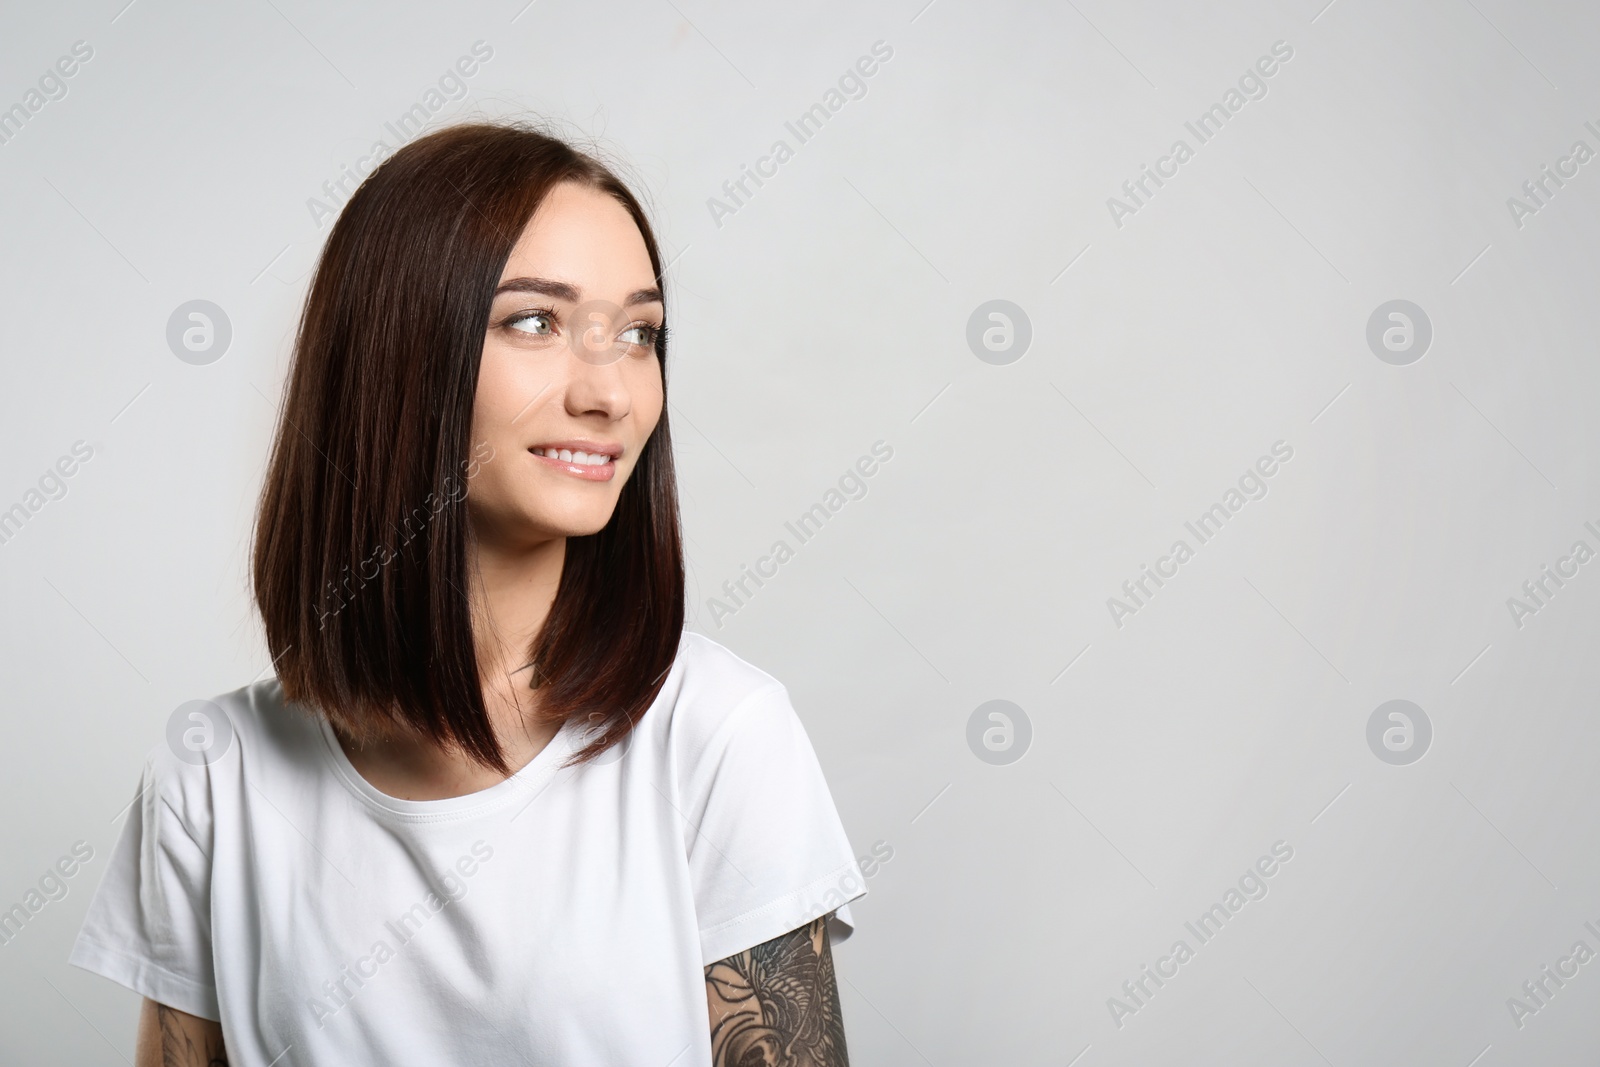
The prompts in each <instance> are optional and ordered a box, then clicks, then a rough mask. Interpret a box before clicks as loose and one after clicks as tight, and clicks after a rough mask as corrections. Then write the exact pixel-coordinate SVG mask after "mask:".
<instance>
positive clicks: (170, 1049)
mask: <svg viewBox="0 0 1600 1067" xmlns="http://www.w3.org/2000/svg"><path fill="white" fill-rule="evenodd" d="M134 1063H135V1067H227V1063H228V1054H227V1052H226V1051H224V1050H223V1048H222V1024H221V1023H215V1022H212V1021H211V1020H210V1019H202V1018H200V1017H199V1016H198V1015H190V1014H189V1013H188V1012H184V1011H179V1010H178V1009H176V1008H169V1007H167V1006H166V1005H165V1004H157V1003H156V1002H155V1001H153V1000H151V999H150V998H149V997H146V998H145V1000H144V1009H143V1010H142V1011H140V1013H139V1041H138V1048H137V1050H136V1051H135V1052H134Z"/></svg>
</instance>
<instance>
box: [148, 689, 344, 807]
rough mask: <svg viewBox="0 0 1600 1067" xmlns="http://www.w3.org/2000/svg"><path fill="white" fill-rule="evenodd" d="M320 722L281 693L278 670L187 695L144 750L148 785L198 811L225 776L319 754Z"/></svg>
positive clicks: (233, 776)
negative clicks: (260, 678) (273, 674)
mask: <svg viewBox="0 0 1600 1067" xmlns="http://www.w3.org/2000/svg"><path fill="white" fill-rule="evenodd" d="M316 730H317V726H316V722H315V719H314V718H313V717H312V715H311V713H309V712H307V711H306V710H305V709H303V708H300V707H299V706H298V705H295V704H293V703H290V702H287V701H285V700H284V697H283V687H282V685H280V684H279V682H278V680H277V679H276V678H268V679H265V680H263V681H256V682H251V683H250V684H248V685H243V686H240V687H239V688H237V689H232V690H229V691H228V692H225V693H217V694H214V695H212V696H209V697H204V698H198V699H193V700H187V701H184V702H183V703H181V704H179V705H178V706H177V707H176V708H174V709H173V710H172V712H171V713H170V714H169V715H168V717H167V721H166V727H165V730H164V731H163V736H162V737H161V738H160V739H159V740H157V741H156V743H155V744H154V745H152V746H151V748H150V749H149V750H148V751H147V752H146V754H145V774H146V776H147V782H146V787H147V788H148V787H150V786H155V787H156V789H157V791H158V792H159V794H160V795H161V796H162V797H163V798H164V799H166V800H167V801H168V803H170V804H172V805H174V806H175V807H181V808H182V809H183V810H184V811H185V812H187V813H192V814H198V812H199V811H200V810H201V809H202V808H204V807H208V806H209V804H208V801H209V798H210V796H211V795H212V794H213V793H215V791H216V790H217V788H218V786H219V784H220V783H222V782H224V781H239V780H241V779H242V778H243V776H244V775H245V774H246V773H247V770H249V771H254V772H257V773H260V772H262V771H265V770H269V769H270V768H271V766H272V765H273V764H275V763H285V762H288V763H296V762H303V760H304V759H305V757H306V756H307V755H311V754H314V750H313V748H312V746H313V744H314V743H315V742H316V741H317V740H318V738H317V736H316Z"/></svg>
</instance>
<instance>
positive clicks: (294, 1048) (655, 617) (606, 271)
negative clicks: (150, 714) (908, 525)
mask: <svg viewBox="0 0 1600 1067" xmlns="http://www.w3.org/2000/svg"><path fill="white" fill-rule="evenodd" d="M663 287H664V280H663V278H662V263H661V256H660V253H659V251H658V250H657V247H656V241H655V238H654V236H653V234H652V233H651V229H650V225H649V222H648V221H647V220H646V217H645V213H644V211H643V209H642V208H641V206H640V204H639V202H638V200H637V199H636V198H635V197H634V195H633V194H632V193H631V192H630V191H629V190H628V188H627V187H626V186H625V185H624V183H623V182H622V181H620V180H619V179H618V178H617V177H616V176H615V174H614V173H613V172H612V171H611V170H609V169H608V168H607V167H605V166H604V165H602V164H601V163H600V162H598V161H597V160H595V159H594V158H591V157H590V156H588V155H585V154H583V153H580V152H579V151H577V150H575V149H574V148H572V147H571V146H569V145H568V144H566V143H564V142H563V141H561V140H559V139H555V138H552V137H550V136H546V135H544V134H542V133H540V132H537V131H535V130H533V129H529V128H526V127H524V126H521V125H517V124H482V123H475V124H470V125H461V126H456V127H452V128H448V129H445V130H442V131H440V132H437V133H434V134H431V135H429V136H426V137H423V138H420V139H418V140H416V141H414V142H412V143H411V144H409V145H406V146H405V147H403V148H401V149H400V150H399V151H397V152H396V153H394V154H393V155H392V156H391V157H390V158H388V159H387V160H386V161H385V162H384V163H383V164H382V165H381V166H380V167H378V169H377V170H376V171H374V172H373V173H372V175H371V176H370V177H368V178H367V179H366V181H365V182H364V183H363V184H362V185H361V187H360V188H359V189H358V190H357V191H356V192H355V194H354V195H353V196H352V197H351V198H350V201H349V202H348V203H347V204H346V206H345V207H344V209H343V212H342V214H341V215H340V217H339V219H338V222H337V224H336V225H335V226H334V228H333V231H332V232H331V233H330V235H329V237H328V241H327V245H326V247H325V248H324V250H323V252H322V256H321V259H320V261H319V263H318V266H317V270H316V274H315V277H314V279H313V282H312V285H311V290H310V293H309V295H308V298H307V302H306V306H305V309H304V313H303V315H302V319H301V322H300V327H299V331H298V335H297V338H296V344H295V353H294V361H293V367H292V370H291V374H290V380H289V383H288V390H287V397H286V401H285V404H284V410H283V415H282V420H281V424H280V426H279V428H278V432H277V438H276V443H275V445H274V447H273V452H272V458H271V461H270V464H269V467H268V471H267V477H266V485H265V489H264V491H263V493H262V497H261V506H260V510H259V514H258V516H257V523H256V534H255V550H254V573H253V577H254V588H255V594H256V600H257V604H258V606H259V608H260V611H261V616H262V619H263V621H264V623H265V629H266V637H267V645H268V649H269V651H270V653H271V655H272V657H273V663H274V665H275V669H276V677H274V678H271V679H269V680H266V681H262V682H258V683H256V684H252V685H249V686H246V687H244V688H243V689H239V690H236V691H235V692H232V693H228V694H226V695H223V696H219V697H216V698H214V699H213V700H212V701H209V702H193V703H191V704H189V705H185V706H184V707H183V708H180V709H179V712H180V713H181V714H175V716H174V721H173V723H172V726H171V728H170V729H169V731H168V734H169V741H168V743H165V744H161V745H157V746H156V748H155V749H154V750H153V751H152V752H151V754H150V756H149V757H148V759H147V762H146V765H145V769H144V777H143V781H142V787H141V790H140V792H139V795H138V798H137V802H136V803H135V804H134V805H133V806H132V808H131V810H130V813H129V816H128V820H127V823H126V824H125V826H124V828H123V831H122V834H121V837H120V839H119V841H118V843H117V846H116V849H115V851H114V855H113V857H112V859H111V860H110V869H109V871H108V873H107V875H106V877H105V881H104V883H103V884H102V886H101V888H100V889H99V891H98V893H97V895H96V897H95V900H94V901H93V903H92V905H91V907H90V910H89V914H88V916H87V918H86V920H85V922H84V926H83V929H82V932H81V933H80V935H79V938H78V941H77V943H76V945H75V946H74V949H73V954H72V962H74V963H76V964H78V965H79V966H82V967H85V968H88V969H90V970H93V971H95V972H97V973H100V974H103V975H105V976H107V977H110V978H112V979H114V980H116V981H118V982H121V983H123V984H125V985H127V986H129V987H131V988H132V989H134V990H135V991H137V992H139V993H141V994H143V995H144V997H145V998H146V1000H145V1001H144V1014H143V1017H142V1019H141V1022H140V1029H139V1039H138V1063H139V1067H147V1065H155V1064H212V1063H233V1064H238V1065H244V1064H249V1065H252V1067H268V1065H269V1064H281V1065H284V1067H288V1065H291V1064H330V1065H338V1067H348V1065H350V1064H364V1063H371V1064H379V1063H381V1064H426V1065H428V1067H439V1065H444V1064H452V1065H455V1064H468V1063H481V1064H491V1063H492V1064H512V1063H526V1064H539V1065H545V1064H561V1065H588V1064H618V1065H623V1064H626V1065H637V1067H683V1065H688V1064H705V1063H714V1064H719V1065H720V1064H741V1065H744V1064H786V1065H787V1064H793V1065H812V1064H816V1065H828V1067H833V1065H842V1064H845V1063H846V1055H845V1044H844V1032H843V1028H842V1026H841V1022H840V1014H839V997H838V990H837V987H836V985H835V979H834V971H833V961H832V957H831V950H830V943H831V942H832V941H837V940H839V939H841V938H843V937H845V936H848V934H849V933H850V930H851V918H850V913H849V908H848V906H847V902H848V901H849V900H852V899H855V898H856V897H859V896H860V895H862V893H864V892H865V888H864V884H863V881H862V879H861V878H860V876H859V871H858V868H857V866H856V861H855V859H854V858H853V856H852V853H851V849H850V846H849V842H848V840H847V839H846V836H845V834H844V831H843V828H842V826H841V825H840V821H839V817H838V815H837V813H836V811H835V808H834V805H833V802H832V799H831V797H830V795H829V792H828V787H827V785H826V783H825V781H824V779H823V776H822V773H821V769H820V767H819V765H818V762H817V759H816V756H815V754H814V752H813V750H812V748H811V746H810V743H809V741H808V740H807V737H806V734H805V731H804V729H803V728H802V726H801V724H800V721H799V719H798V717H797V716H796V714H795V712H794V710H793V708H792V706H791V705H790V702H789V697H788V693H787V691H786V689H785V688H784V687H783V685H782V684H780V683H779V682H777V681H776V680H775V679H773V678H772V677H771V676H770V675H768V674H766V673H764V672H762V671H761V670H759V669H757V668H755V667H753V666H751V665H750V664H748V663H746V662H744V661H743V660H741V659H740V658H738V657H737V656H735V655H734V654H733V653H731V652H729V651H728V650H726V649H724V648H723V647H722V646H720V645H718V644H716V643H715V642H713V641H711V640H709V639H708V638H706V637H703V636H700V635H698V634H694V633H690V632H688V631H685V630H684V629H683V614H684V609H683V604H684V596H683V586H684V576H683V563H682V555H681V548H680V538H679V527H678V510H677V507H678V506H677V497H676V492H675V489H674V476H673V465H672V450H671V440H670V438H669V436H668V432H667V407H666V379H665V376H664V373H663V367H664V363H665V358H666V339H667V327H666V322H665V318H666V315H665V310H666V304H665V293H664V292H663Z"/></svg>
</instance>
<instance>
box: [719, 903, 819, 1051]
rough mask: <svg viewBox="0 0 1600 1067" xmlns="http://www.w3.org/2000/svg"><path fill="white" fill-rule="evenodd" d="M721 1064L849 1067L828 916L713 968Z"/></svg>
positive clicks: (721, 962)
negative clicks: (830, 942) (829, 938)
mask: <svg viewBox="0 0 1600 1067" xmlns="http://www.w3.org/2000/svg"><path fill="white" fill-rule="evenodd" d="M706 1000H707V1002H708V1004H709V1006H710V1009H711V1062H712V1064H713V1065H714V1067H849V1062H850V1061H849V1057H848V1055H847V1054H846V1052H845V1047H844V1021H843V1019H842V1018H841V1017H840V1014H839V987H838V984H837V982H836V979H835V976H834V972H833V952H832V950H831V948H830V946H829V943H828V916H826V915H824V916H822V917H821V918H820V919H816V920H814V921H812V922H811V923H810V924H808V925H806V926H802V927H800V928H799V929H798V930H791V931H790V932H789V933H787V934H783V935H781V936H779V937H775V938H773V939H772V940H771V941H768V942H766V943H764V944H760V945H757V946H756V947H755V948H752V949H749V950H747V951H745V952H740V953H738V954H736V955H733V956H729V957H728V958H727V959H725V960H719V961H718V962H716V963H713V964H712V965H711V966H709V967H707V968H706Z"/></svg>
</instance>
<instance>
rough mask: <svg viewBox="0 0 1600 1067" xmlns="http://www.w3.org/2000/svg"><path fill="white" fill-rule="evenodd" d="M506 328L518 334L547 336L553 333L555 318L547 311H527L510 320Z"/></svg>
mask: <svg viewBox="0 0 1600 1067" xmlns="http://www.w3.org/2000/svg"><path fill="white" fill-rule="evenodd" d="M506 325H507V326H509V327H511V328H512V329H513V330H516V331H518V332H519V333H531V334H537V335H547V334H552V333H555V330H556V320H555V316H553V315H551V314H550V313H549V312H548V311H528V312H524V313H523V314H521V315H518V316H517V317H515V318H513V319H511V320H510V321H509V322H507V323H506Z"/></svg>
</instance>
